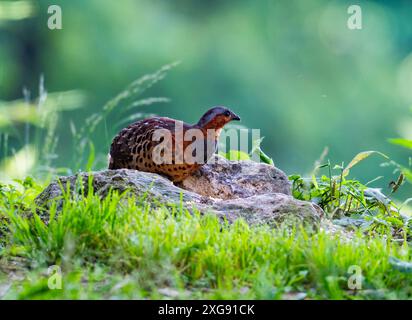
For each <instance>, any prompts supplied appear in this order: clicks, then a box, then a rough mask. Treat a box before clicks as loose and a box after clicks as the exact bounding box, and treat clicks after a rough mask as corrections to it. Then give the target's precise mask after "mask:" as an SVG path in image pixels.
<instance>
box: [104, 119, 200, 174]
mask: <svg viewBox="0 0 412 320" xmlns="http://www.w3.org/2000/svg"><path fill="white" fill-rule="evenodd" d="M177 126H179V127H180V128H182V129H183V134H184V132H185V131H186V130H188V129H190V128H193V126H191V125H189V124H186V123H184V122H182V121H177V120H174V119H170V118H165V117H155V118H150V119H146V120H140V121H137V122H135V123H133V124H131V125H129V126H128V127H126V128H124V129H123V130H121V131H120V132H119V134H118V135H117V136H116V137H115V138H114V139H113V142H112V144H111V147H110V160H109V169H112V170H114V169H122V168H126V169H136V170H140V171H146V172H155V173H159V174H163V175H166V176H168V177H169V178H171V180H172V181H175V182H177V181H181V180H183V179H184V178H185V177H187V176H188V175H190V174H191V173H192V172H193V171H195V170H197V169H198V167H199V165H198V164H187V163H183V162H182V163H178V161H176V156H177V155H176V150H178V148H176V139H175V129H179V128H176V127H177ZM160 129H164V130H167V131H168V132H170V137H171V139H170V141H168V142H167V143H166V145H167V150H166V152H167V151H169V152H170V154H171V156H172V158H171V159H170V161H168V162H167V163H159V162H158V161H155V160H156V159H154V157H155V156H156V155H155V153H154V150H153V149H154V148H155V147H156V146H157V145H158V144H159V143H161V142H163V141H155V140H154V139H153V138H154V137H153V135H154V133H155V131H156V130H160ZM178 143H180V142H178ZM182 143H183V141H182ZM182 148H183V150H184V148H185V144H183V145H182Z"/></svg>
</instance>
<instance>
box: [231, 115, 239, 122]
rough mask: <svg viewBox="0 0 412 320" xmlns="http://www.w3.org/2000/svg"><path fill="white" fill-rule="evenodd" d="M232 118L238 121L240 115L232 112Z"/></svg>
mask: <svg viewBox="0 0 412 320" xmlns="http://www.w3.org/2000/svg"><path fill="white" fill-rule="evenodd" d="M231 118H232V120H236V121H240V117H239V116H238V115H237V114H234V113H232V117H231Z"/></svg>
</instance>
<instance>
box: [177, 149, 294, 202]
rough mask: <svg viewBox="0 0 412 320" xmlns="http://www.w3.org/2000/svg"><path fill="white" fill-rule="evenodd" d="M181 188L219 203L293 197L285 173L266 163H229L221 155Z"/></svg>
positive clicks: (213, 158)
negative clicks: (258, 197)
mask: <svg viewBox="0 0 412 320" xmlns="http://www.w3.org/2000/svg"><path fill="white" fill-rule="evenodd" d="M179 186H181V187H182V188H183V189H186V190H189V191H193V192H195V193H197V194H200V195H203V196H207V197H213V198H219V199H233V198H247V197H250V196H254V195H259V194H267V193H283V194H286V195H291V183H290V181H289V180H288V177H287V176H286V174H285V173H284V172H283V171H281V170H279V169H277V168H275V167H273V166H270V165H268V164H265V163H257V162H253V161H229V160H227V159H225V158H223V157H222V156H219V155H214V157H212V159H210V160H209V162H208V164H207V165H205V166H203V167H201V168H200V169H199V170H198V171H197V172H195V174H193V175H192V176H190V177H188V178H186V179H185V180H184V181H183V182H182V183H180V184H179Z"/></svg>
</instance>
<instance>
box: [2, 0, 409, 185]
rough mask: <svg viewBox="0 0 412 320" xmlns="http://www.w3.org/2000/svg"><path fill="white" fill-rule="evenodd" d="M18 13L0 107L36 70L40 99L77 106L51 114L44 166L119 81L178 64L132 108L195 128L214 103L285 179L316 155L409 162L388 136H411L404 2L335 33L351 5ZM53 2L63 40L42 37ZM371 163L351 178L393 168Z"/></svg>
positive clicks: (17, 144) (17, 131)
mask: <svg viewBox="0 0 412 320" xmlns="http://www.w3.org/2000/svg"><path fill="white" fill-rule="evenodd" d="M1 3H3V4H4V3H5V1H0V4H1ZM19 3H20V5H19V8H20V9H19V10H8V12H7V13H5V11H4V10H3V14H2V13H1V11H0V100H2V101H3V105H7V103H9V104H10V101H13V100H16V99H22V97H23V93H22V89H23V88H24V87H26V88H27V89H28V90H29V91H30V92H31V99H34V98H35V97H36V96H37V94H38V86H39V79H40V76H41V75H42V74H43V75H44V79H45V81H44V86H45V88H46V90H47V91H48V92H49V93H50V94H51V93H53V92H67V91H72V90H78V91H75V92H77V93H79V95H81V97H82V98H81V99H77V100H76V99H74V100H75V101H76V103H78V104H79V105H78V107H79V108H75V109H73V110H71V108H70V107H69V108H66V109H65V110H64V111H61V112H59V118H58V122H57V128H56V131H55V133H54V135H55V136H56V137H58V141H57V148H56V152H55V153H56V155H57V158H55V159H53V165H54V166H56V167H69V168H70V167H72V163H71V162H72V161H73V160H72V155H71V153H72V152H73V148H72V147H73V146H72V134H71V128H72V129H73V124H74V126H75V127H81V126H82V125H84V119H85V118H86V117H88V116H89V115H90V114H93V113H95V112H99V110H101V108H102V106H103V105H104V104H105V103H106V102H107V101H108V100H110V99H111V98H112V97H114V96H115V95H116V94H117V93H119V92H120V91H121V90H123V89H124V88H125V87H126V86H127V84H128V83H130V82H132V81H133V80H134V79H136V78H138V77H139V76H141V75H144V74H146V73H150V72H153V71H155V70H157V69H158V68H159V67H160V66H162V65H164V64H167V63H170V62H173V61H180V62H181V63H180V64H179V66H177V67H176V68H174V69H173V70H172V71H171V72H170V73H169V74H168V75H167V78H166V79H164V80H162V81H161V82H159V83H158V84H156V85H155V86H153V88H151V89H150V90H149V91H147V92H146V93H145V96H148V97H149V96H153V97H159V96H161V97H168V98H170V99H171V101H170V102H169V103H167V104H164V103H162V104H153V105H150V106H147V107H144V108H143V109H142V110H143V111H145V112H150V113H156V114H161V115H164V116H169V117H174V118H178V119H183V120H185V121H187V122H196V121H197V120H198V118H199V117H200V115H201V114H202V113H203V112H204V111H205V110H207V109H208V108H209V107H211V106H214V105H226V106H228V107H230V108H231V109H233V110H234V111H235V112H236V113H238V114H239V115H241V117H242V124H243V125H245V126H246V127H248V128H260V129H261V134H262V136H265V140H264V142H263V145H262V148H263V149H264V150H265V152H266V153H267V154H269V155H270V156H272V157H273V159H274V161H275V164H276V165H277V166H279V167H280V168H282V169H284V170H285V171H286V172H287V173H288V174H292V173H295V172H299V173H307V172H309V171H310V170H311V169H312V167H313V164H314V162H315V160H316V159H317V158H319V156H320V154H321V153H322V150H323V148H324V147H325V146H328V147H329V154H328V158H330V159H331V161H332V162H333V163H340V162H342V161H345V163H348V161H350V160H351V159H352V157H353V156H354V155H355V154H357V153H358V152H360V151H365V150H378V151H381V152H383V153H385V154H387V155H389V156H390V157H391V158H393V159H395V160H396V161H398V162H400V163H403V164H407V162H408V157H409V156H410V152H408V150H406V149H405V150H403V149H402V148H400V147H398V146H394V145H391V144H390V143H388V141H387V139H388V138H394V137H403V138H409V139H411V138H412V117H411V116H412V113H411V110H410V107H411V106H412V88H411V84H412V23H411V21H412V3H411V2H410V1H407V0H405V1H357V2H356V4H359V5H360V6H361V8H362V14H363V29H362V30H349V29H348V28H347V19H348V17H349V15H348V13H347V8H348V6H349V5H351V4H354V3H353V2H352V1H327V0H316V1H303V0H301V1H274V0H261V1H250V0H245V1H241V0H236V1H224V0H221V1H216V0H214V1H189V0H177V1H167V0H163V1H161V0H150V1H149V0H122V1H112V0H87V1H85V0H66V1H63V0H60V1H58V0H53V1H47V0H39V1H23V2H22V1H20V2H19ZM52 4H58V5H60V6H61V8H62V12H63V29H62V30H49V29H48V28H47V19H48V14H47V8H48V6H49V5H52ZM1 8H2V7H1V5H0V10H1ZM3 8H4V6H3ZM26 92H27V91H26ZM72 93H73V92H72ZM59 97H60V96H59V95H58V96H57V100H58V99H59ZM83 97H84V98H85V99H83ZM26 98H27V93H26ZM26 100H27V99H26ZM6 102H7V103H6ZM58 103H59V102H56V104H58ZM80 106H81V108H80ZM73 107H74V106H73ZM5 110H7V111H5ZM10 110H13V109H12V108H8V109H3V110H2V111H1V112H12V111H10ZM70 123H72V125H70ZM31 129H32V130H31V131H29V133H30V132H34V131H33V130H34V129H33V128H31ZM115 129H118V128H115V127H114V124H112V123H111V121H110V118H109V119H107V121H106V122H105V125H104V126H101V128H100V127H99V129H98V130H97V131H96V132H95V135H94V137H93V139H94V140H93V141H94V144H95V148H96V154H98V155H100V157H104V156H105V154H107V152H108V148H109V145H110V142H111V138H112V135H113V134H114V133H115V131H116V130H115ZM1 130H3V136H4V135H5V132H7V139H8V141H7V143H8V150H9V151H8V152H9V153H11V152H12V151H10V150H12V149H14V152H17V151H18V150H19V148H21V146H22V144H24V142H29V143H30V141H31V136H29V137H24V135H25V134H27V125H25V124H24V123H19V122H18V121H15V122H13V125H12V126H10V125H7V126H6V125H5V126H3V128H0V131H1ZM3 142H4V137H3ZM38 153H41V151H40V152H38ZM7 156H9V155H7V154H5V151H4V148H3V149H2V153H1V157H2V160H3V161H4V160H5V158H6V157H7ZM97 158H98V157H97ZM38 159H40V157H38ZM381 162H382V159H379V158H373V159H370V160H369V159H368V160H367V161H365V162H364V163H362V164H360V165H359V167H358V168H357V169H356V170H354V171H353V174H354V175H355V176H356V177H357V178H361V179H362V180H363V181H364V182H366V181H368V180H370V179H373V178H375V177H376V176H381V175H384V176H385V179H386V180H381V181H382V182H379V183H378V182H377V183H376V184H375V186H383V187H386V183H387V182H388V181H389V180H390V179H393V176H392V168H382V167H380V166H379V164H380V163H381ZM98 163H99V162H98ZM102 163H104V162H103V161H101V162H100V164H98V165H96V166H97V169H98V168H101V167H102V166H103V164H102ZM9 167H10V164H9ZM28 167H30V165H28ZM10 170H11V169H10ZM17 171H19V172H18V173H22V170H17ZM3 174H4V172H3Z"/></svg>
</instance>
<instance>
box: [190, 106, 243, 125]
mask: <svg viewBox="0 0 412 320" xmlns="http://www.w3.org/2000/svg"><path fill="white" fill-rule="evenodd" d="M232 120H237V121H239V120H240V117H239V116H238V115H236V114H235V113H233V112H232V111H230V110H229V109H228V108H225V107H221V106H219V107H213V108H212V109H210V110H208V111H207V112H206V113H205V114H204V115H203V116H202V117H201V118H200V120H199V122H198V123H197V125H198V126H199V127H201V128H203V129H221V128H223V126H224V125H226V124H227V123H228V122H230V121H232Z"/></svg>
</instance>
